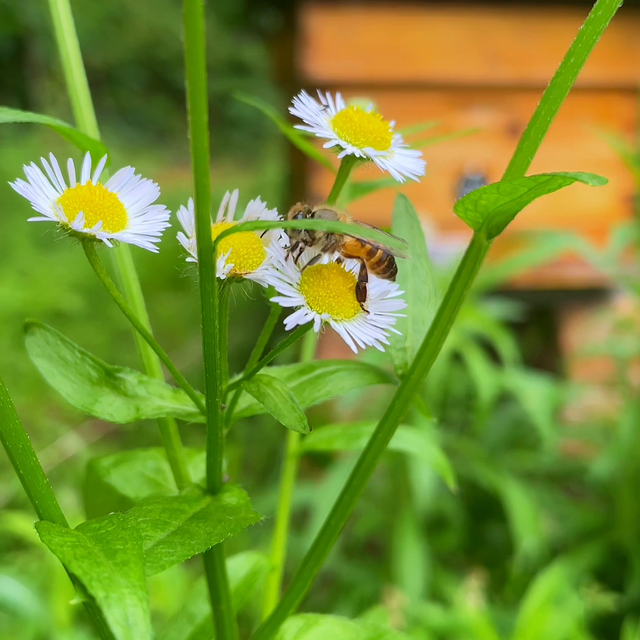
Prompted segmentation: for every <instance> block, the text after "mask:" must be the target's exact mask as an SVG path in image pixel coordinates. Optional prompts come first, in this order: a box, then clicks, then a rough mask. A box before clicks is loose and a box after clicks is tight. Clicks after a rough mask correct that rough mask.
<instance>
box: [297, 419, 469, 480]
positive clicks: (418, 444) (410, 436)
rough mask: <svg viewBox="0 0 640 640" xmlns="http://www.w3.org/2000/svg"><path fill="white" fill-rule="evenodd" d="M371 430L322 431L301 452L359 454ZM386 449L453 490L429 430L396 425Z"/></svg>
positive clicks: (362, 426)
mask: <svg viewBox="0 0 640 640" xmlns="http://www.w3.org/2000/svg"><path fill="white" fill-rule="evenodd" d="M423 422H426V420H425V421H423ZM430 426H431V425H430ZM375 428H376V423H375V422H371V421H363V422H355V423H352V424H334V425H329V426H326V427H322V428H320V429H316V430H315V431H314V432H313V433H311V434H310V435H308V436H307V437H306V438H305V439H304V440H303V441H302V443H301V451H303V452H309V451H360V450H361V449H364V447H365V445H366V444H367V442H368V441H369V438H370V437H371V434H372V433H373V431H374V429H375ZM387 448H388V449H389V450H390V451H398V452H400V453H404V454H407V455H410V456H414V457H416V458H418V459H420V460H421V461H422V462H423V463H425V464H427V465H428V466H429V467H430V468H431V469H433V470H434V471H435V472H436V473H437V474H438V475H439V476H440V477H441V478H442V480H443V481H444V482H445V483H446V485H447V486H448V487H449V488H450V489H452V490H455V489H456V487H457V481H456V476H455V472H454V470H453V467H452V466H451V462H450V461H449V458H448V457H447V455H446V454H445V453H444V451H443V450H442V449H441V448H440V446H439V445H438V444H437V442H436V441H435V431H434V430H433V429H429V428H423V427H413V426H409V425H400V426H399V427H398V429H397V430H396V432H395V434H394V435H393V438H391V441H390V442H389V445H388V447H387Z"/></svg>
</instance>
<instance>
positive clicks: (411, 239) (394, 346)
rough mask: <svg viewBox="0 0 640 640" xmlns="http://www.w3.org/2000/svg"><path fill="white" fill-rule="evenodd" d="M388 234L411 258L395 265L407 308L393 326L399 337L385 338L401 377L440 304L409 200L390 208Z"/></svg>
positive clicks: (400, 199)
mask: <svg viewBox="0 0 640 640" xmlns="http://www.w3.org/2000/svg"><path fill="white" fill-rule="evenodd" d="M391 230H392V232H393V233H394V234H395V235H396V236H398V237H400V238H404V240H406V241H407V243H408V244H409V252H410V254H411V259H410V260H399V261H398V277H397V280H398V284H399V285H400V289H401V290H402V291H404V292H405V294H404V295H405V301H406V303H407V308H406V309H404V310H403V312H402V313H404V314H405V315H406V317H404V318H398V321H397V322H396V327H395V328H396V329H397V330H398V331H399V332H400V333H401V335H398V334H395V333H391V334H390V335H389V342H390V346H389V355H390V357H391V360H392V362H393V366H394V367H395V369H396V371H397V372H398V374H399V375H403V374H404V373H406V371H407V369H408V368H409V364H410V363H411V362H412V361H413V358H414V357H415V355H416V353H418V348H419V347H420V345H421V344H422V340H423V339H424V336H425V335H426V333H427V330H428V329H429V326H430V325H431V321H432V320H433V316H434V315H435V312H436V309H437V307H438V303H439V301H440V292H439V291H438V285H437V283H436V280H435V278H434V271H433V266H432V264H431V261H430V260H429V253H428V251H427V242H426V240H425V237H424V232H423V231H422V225H421V224H420V219H419V218H418V214H417V213H416V210H415V209H414V208H413V205H412V204H411V202H410V201H409V199H408V198H407V197H406V196H405V195H403V194H401V193H400V194H398V197H397V198H396V202H395V205H394V207H393V224H392V228H391Z"/></svg>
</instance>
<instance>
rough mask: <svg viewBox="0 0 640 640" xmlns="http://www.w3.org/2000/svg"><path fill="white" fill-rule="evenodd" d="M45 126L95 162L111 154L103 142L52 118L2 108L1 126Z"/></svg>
mask: <svg viewBox="0 0 640 640" xmlns="http://www.w3.org/2000/svg"><path fill="white" fill-rule="evenodd" d="M10 123H16V124H23V123H25V124H26V123H32V124H44V125H46V126H47V127H49V128H50V129H53V130H54V131H55V132H56V133H57V134H59V135H60V136H62V137H63V138H64V139H65V140H68V141H69V142H70V143H71V144H73V145H75V146H76V147H78V149H80V151H82V152H87V151H88V152H89V153H90V154H91V158H92V159H93V161H94V162H98V161H100V160H101V159H102V158H103V157H104V156H106V155H108V154H109V151H108V149H107V147H105V145H104V144H102V142H100V141H99V140H96V139H95V138H91V137H89V136H87V135H85V134H84V133H81V132H80V131H78V130H77V129H76V128H75V127H72V126H71V125H70V124H68V123H66V122H64V120H59V119H58V118H52V117H51V116H45V115H42V114H40V113H32V112H31V111H21V110H20V109H10V108H9V107H0V124H10Z"/></svg>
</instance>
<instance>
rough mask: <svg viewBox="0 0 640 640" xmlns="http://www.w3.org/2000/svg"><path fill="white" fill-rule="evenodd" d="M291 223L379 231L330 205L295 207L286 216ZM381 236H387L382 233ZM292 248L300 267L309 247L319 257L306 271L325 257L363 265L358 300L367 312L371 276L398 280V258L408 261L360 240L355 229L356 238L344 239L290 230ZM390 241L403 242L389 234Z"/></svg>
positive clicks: (399, 253)
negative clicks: (332, 223) (334, 255)
mask: <svg viewBox="0 0 640 640" xmlns="http://www.w3.org/2000/svg"><path fill="white" fill-rule="evenodd" d="M287 219H289V220H309V219H311V220H335V221H339V222H345V223H347V224H353V225H358V226H361V227H365V228H368V229H376V230H377V231H381V229H378V228H377V227H373V226H371V225H369V224H365V223H364V222H359V221H358V220H354V219H353V218H352V217H351V216H350V215H349V214H348V213H347V212H346V211H339V210H338V209H334V208H333V207H332V206H330V205H326V204H320V205H317V206H315V207H312V206H310V205H308V204H304V203H303V202H298V204H295V205H293V207H291V209H290V210H289V214H288V215H287ZM382 233H386V232H384V231H382ZM287 235H288V236H289V240H290V245H289V248H288V250H287V251H288V253H289V255H291V256H292V257H293V260H294V262H295V263H296V264H297V263H298V260H299V259H300V256H301V255H302V253H303V252H304V250H305V249H307V248H308V247H314V248H315V249H317V250H318V251H319V252H320V253H319V254H318V255H317V256H314V257H313V258H311V260H310V261H309V262H308V263H307V264H306V265H305V266H304V267H303V268H304V269H306V268H307V267H310V266H311V265H313V264H315V263H316V262H318V261H319V260H320V258H321V257H322V255H323V254H326V253H339V254H340V256H341V258H344V259H354V260H357V261H358V262H359V263H360V270H359V272H358V280H357V283H356V299H357V300H358V302H359V303H360V306H362V307H363V308H364V306H363V305H364V303H365V302H366V300H367V284H368V283H369V273H372V274H373V275H375V276H378V278H382V279H383V280H392V281H393V280H395V279H396V275H397V273H398V266H397V264H396V260H395V258H396V257H398V258H406V257H407V255H406V254H404V253H402V252H399V251H396V250H395V249H391V248H389V247H387V246H384V245H382V244H378V243H376V242H371V241H370V240H365V239H364V238H360V237H358V234H357V230H356V229H354V235H343V234H340V233H328V232H326V231H313V230H310V229H287ZM386 235H388V236H389V237H390V238H394V239H395V240H399V241H400V242H403V243H404V240H402V239H401V238H398V237H396V236H392V235H391V234H386Z"/></svg>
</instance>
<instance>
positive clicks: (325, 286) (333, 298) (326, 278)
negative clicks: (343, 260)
mask: <svg viewBox="0 0 640 640" xmlns="http://www.w3.org/2000/svg"><path fill="white" fill-rule="evenodd" d="M356 283H357V279H356V277H355V276H354V275H353V274H352V273H351V272H350V271H347V270H346V269H345V268H344V267H343V266H342V265H339V264H336V263H335V262H330V263H329V264H314V265H313V266H311V267H308V268H307V269H305V270H304V271H303V272H302V276H301V277H300V284H299V285H298V286H299V288H300V293H301V294H302V295H303V296H304V299H305V300H306V302H307V305H308V306H309V308H310V309H312V310H313V311H315V312H316V313H319V314H321V315H322V314H325V313H326V314H328V315H330V316H331V317H332V318H333V319H335V320H351V318H355V317H356V316H357V315H358V314H359V313H361V312H362V308H361V307H360V303H359V302H358V300H357V299H356Z"/></svg>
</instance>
